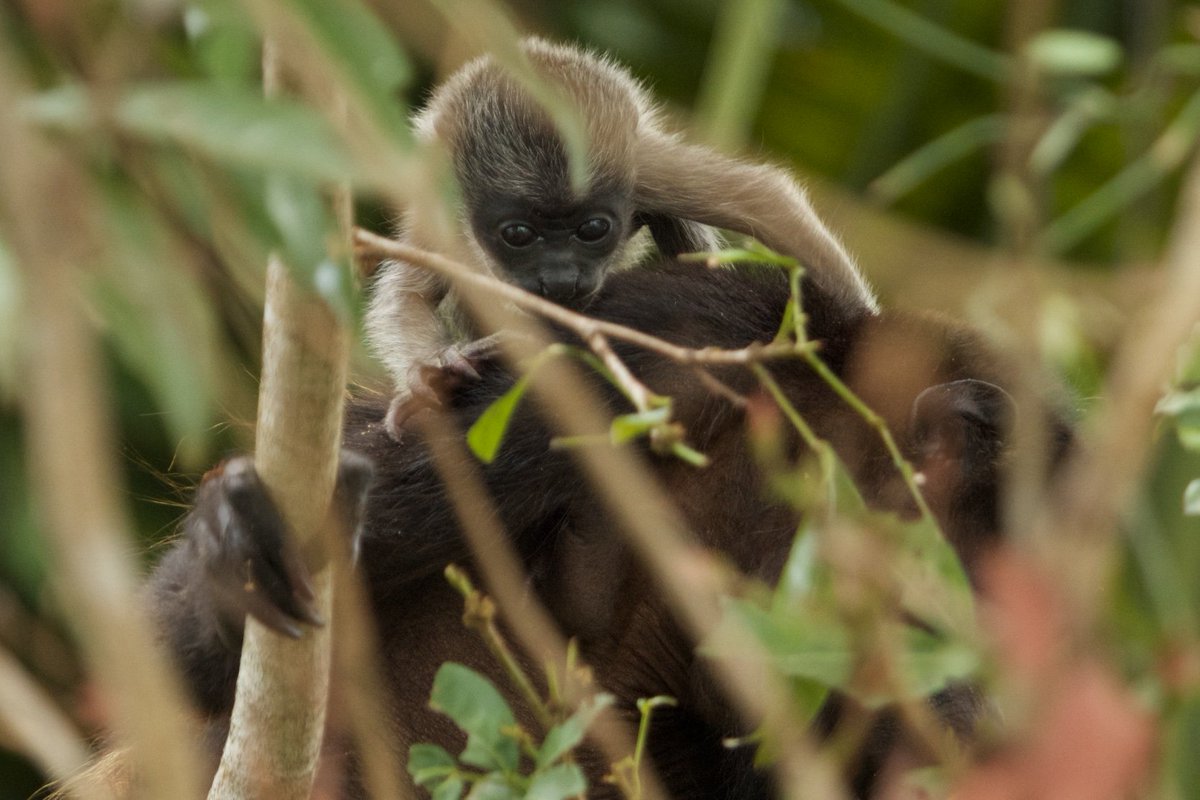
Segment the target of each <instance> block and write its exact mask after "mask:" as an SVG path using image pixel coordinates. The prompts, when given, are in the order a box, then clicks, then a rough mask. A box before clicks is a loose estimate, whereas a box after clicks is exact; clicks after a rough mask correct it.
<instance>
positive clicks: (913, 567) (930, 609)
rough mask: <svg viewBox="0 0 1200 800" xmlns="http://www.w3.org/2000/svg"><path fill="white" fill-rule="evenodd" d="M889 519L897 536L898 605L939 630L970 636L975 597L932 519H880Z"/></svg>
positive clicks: (973, 622) (958, 563)
mask: <svg viewBox="0 0 1200 800" xmlns="http://www.w3.org/2000/svg"><path fill="white" fill-rule="evenodd" d="M889 519H890V521H891V524H892V525H893V526H894V531H895V533H896V534H897V535H898V536H899V537H900V549H899V553H898V557H897V558H896V559H895V560H894V561H893V565H892V569H893V571H894V572H895V574H896V576H897V579H898V581H899V583H900V604H901V606H902V607H903V608H904V609H905V610H906V611H908V612H910V613H912V614H914V615H915V616H916V617H917V618H918V619H920V620H922V621H924V622H926V623H929V624H931V625H934V626H936V627H938V628H940V629H941V630H942V631H945V632H953V633H956V634H960V635H964V636H969V635H970V632H971V631H973V630H975V628H976V622H975V595H974V594H973V593H972V591H971V582H970V579H969V578H968V577H967V573H966V570H964V569H963V566H962V561H960V560H959V558H958V554H957V553H956V552H954V548H953V547H951V546H950V543H949V542H947V541H946V538H945V537H944V536H942V532H941V531H940V530H939V529H938V527H937V524H936V523H935V522H933V521H932V520H928V519H919V520H916V521H914V522H902V521H900V520H899V519H896V518H895V517H890V518H889V517H883V518H881V520H889Z"/></svg>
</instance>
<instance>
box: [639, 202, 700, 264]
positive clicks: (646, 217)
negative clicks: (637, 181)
mask: <svg viewBox="0 0 1200 800" xmlns="http://www.w3.org/2000/svg"><path fill="white" fill-rule="evenodd" d="M636 222H637V223H638V224H640V225H645V226H646V227H647V228H649V229H650V235H651V236H653V237H654V244H655V246H656V247H658V252H659V253H660V254H661V255H662V256H663V257H664V258H674V257H675V256H677V255H680V254H681V253H706V252H710V251H712V250H716V249H717V248H718V247H719V246H720V242H719V241H718V239H717V234H716V232H715V231H714V230H713V229H712V228H710V227H708V226H707V225H701V224H700V223H699V222H693V221H692V220H690V219H682V218H680V217H673V216H670V215H669V214H657V213H654V212H642V213H640V214H638V216H637V220H636Z"/></svg>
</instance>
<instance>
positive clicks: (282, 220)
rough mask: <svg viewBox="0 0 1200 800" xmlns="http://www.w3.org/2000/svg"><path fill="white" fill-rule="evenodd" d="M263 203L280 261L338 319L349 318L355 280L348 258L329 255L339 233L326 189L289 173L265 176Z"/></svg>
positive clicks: (352, 308)
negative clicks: (281, 260) (275, 238)
mask: <svg viewBox="0 0 1200 800" xmlns="http://www.w3.org/2000/svg"><path fill="white" fill-rule="evenodd" d="M265 195H266V197H265V204H264V205H265V208H266V211H267V214H268V216H269V217H270V220H271V222H272V224H273V225H274V227H275V230H276V232H277V233H278V236H279V242H280V245H281V248H282V251H283V261H284V263H285V264H287V266H288V267H289V269H290V270H291V272H292V275H293V277H295V278H296V280H297V282H298V283H299V284H300V285H301V286H306V287H308V288H309V289H311V290H312V291H314V292H316V294H317V295H318V296H319V297H320V298H321V299H322V300H324V301H325V302H326V303H328V304H329V307H330V308H332V309H333V311H334V313H335V314H336V315H337V316H338V318H339V319H340V320H341V321H342V322H343V324H349V323H350V322H351V321H352V320H353V319H354V310H355V309H356V308H357V305H358V304H357V302H356V301H355V283H354V280H353V278H352V277H351V276H350V269H351V266H350V264H349V263H348V262H345V263H340V264H339V263H337V262H335V261H334V260H333V259H331V258H330V257H329V252H330V250H331V249H332V247H333V245H334V243H335V241H336V239H337V237H339V236H340V235H341V233H340V231H339V230H338V224H337V221H336V220H335V219H334V217H333V213H332V211H331V209H330V207H329V202H328V200H327V199H326V196H325V193H324V192H322V191H321V190H320V189H318V188H317V187H316V186H315V185H313V184H312V183H309V182H307V181H304V180H301V179H299V178H296V177H294V176H290V175H283V174H278V173H276V174H272V175H270V176H268V177H267V181H266V190H265Z"/></svg>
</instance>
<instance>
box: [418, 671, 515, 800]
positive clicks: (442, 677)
mask: <svg viewBox="0 0 1200 800" xmlns="http://www.w3.org/2000/svg"><path fill="white" fill-rule="evenodd" d="M429 707H430V708H432V709H433V710H435V711H440V712H442V713H443V714H445V715H446V716H448V717H450V719H452V720H454V722H455V724H456V725H458V727H460V728H462V729H463V731H465V732H466V734H467V746H466V748H465V749H464V750H463V751H462V754H461V755H460V756H459V758H460V759H461V760H462V762H463V763H464V764H470V765H471V766H474V767H480V768H482V769H487V770H497V771H500V772H505V773H511V772H516V770H517V763H518V761H519V757H520V754H519V752H518V748H517V741H516V740H515V739H514V738H512V737H511V736H509V735H508V734H506V733H504V730H505V729H506V728H511V727H513V726H514V725H516V720H515V719H514V718H513V713H512V709H510V708H509V707H508V703H506V702H505V701H504V698H503V697H501V696H500V692H498V691H496V687H495V686H493V685H492V683H491V681H489V680H488V679H487V678H485V677H483V676H482V675H480V674H479V673H478V672H475V671H474V670H473V669H470V668H469V667H464V666H463V665H462V664H455V663H453V662H449V663H446V664H443V665H442V666H441V668H440V669H439V670H438V671H437V675H436V676H435V677H434V679H433V692H432V693H431V695H430V698H429ZM475 788H476V790H478V789H479V785H478V784H477V785H476V787H475Z"/></svg>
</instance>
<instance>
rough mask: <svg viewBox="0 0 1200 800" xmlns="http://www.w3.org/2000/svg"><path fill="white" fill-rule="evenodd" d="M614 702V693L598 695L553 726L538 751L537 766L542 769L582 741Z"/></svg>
mask: <svg viewBox="0 0 1200 800" xmlns="http://www.w3.org/2000/svg"><path fill="white" fill-rule="evenodd" d="M612 704H613V697H612V695H609V694H599V695H596V696H595V697H593V698H591V699H590V700H588V701H587V702H586V703H584V704H582V705H581V706H580V707H579V710H578V711H576V712H575V713H574V714H572V715H571V716H570V717H568V718H567V719H566V720H564V721H563V722H560V723H559V724H558V725H555V726H554V727H553V728H551V729H550V731H549V732H548V733H547V734H546V738H545V740H544V741H543V742H542V747H541V749H540V750H539V751H538V756H537V768H538V769H542V768H543V767H547V766H549V765H550V764H553V763H554V762H555V761H557V760H558V759H560V758H562V757H563V756H564V755H566V754H567V753H568V752H570V750H571V749H573V748H574V747H575V746H576V745H578V744H579V743H580V742H582V741H583V735H584V733H586V732H587V729H588V727H589V726H590V725H591V724H592V722H593V721H594V720H595V719H596V717H598V716H599V715H600V712H601V711H603V710H604V709H606V708H608V707H609V706H611V705H612Z"/></svg>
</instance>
